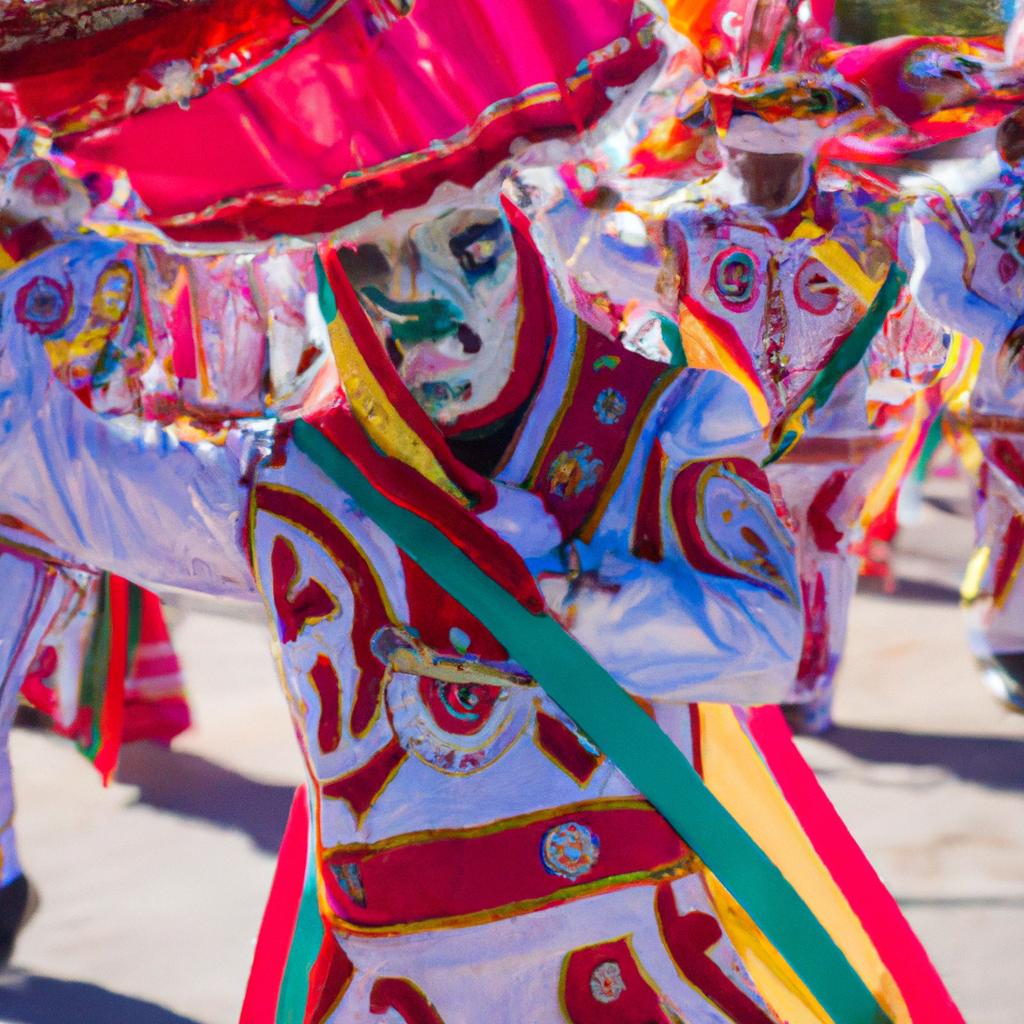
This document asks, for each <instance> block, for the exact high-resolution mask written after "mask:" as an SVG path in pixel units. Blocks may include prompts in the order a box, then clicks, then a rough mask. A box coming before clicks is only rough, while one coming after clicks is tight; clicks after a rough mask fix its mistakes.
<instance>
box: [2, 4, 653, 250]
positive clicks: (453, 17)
mask: <svg viewBox="0 0 1024 1024" xmlns="http://www.w3.org/2000/svg"><path fill="white" fill-rule="evenodd" d="M309 6H310V5H309V4H299V3H295V4H291V5H290V4H287V3H285V2H284V0H263V2H261V3H257V2H255V0H240V2H239V0H236V2H234V3H231V4H228V3H227V2H226V0H214V2H213V4H211V5H208V6H207V5H204V6H203V7H202V8H201V9H196V8H190V9H187V10H183V11H172V12H170V13H168V12H167V11H165V10H163V9H161V10H160V11H159V12H158V13H157V14H154V15H153V16H151V17H149V18H143V19H139V20H138V21H136V22H126V23H123V24H121V25H119V26H117V27H116V28H114V29H111V30H108V31H106V32H99V33H95V34H93V35H90V36H88V37H86V38H81V39H72V40H61V41H57V42H55V41H53V40H43V41H41V42H40V43H39V44H38V45H37V46H35V47H32V46H27V47H24V48H22V49H21V50H19V51H17V53H15V54H13V55H6V56H5V57H4V59H3V60H2V62H0V79H3V80H6V81H8V82H10V83H11V85H12V88H13V92H14V95H15V103H16V106H17V109H18V116H19V117H20V118H21V119H22V120H24V121H26V122H29V123H32V124H33V125H35V126H36V127H42V128H43V130H47V131H50V132H52V133H54V134H55V135H56V145H57V147H58V148H59V149H60V151H61V152H63V153H65V154H66V155H68V156H70V157H71V158H73V159H74V160H75V161H76V162H78V163H79V164H80V165H81V166H82V167H83V168H87V167H88V166H89V165H94V166H96V167H97V168H99V167H103V166H113V167H118V168H124V169H125V170H127V172H128V176H129V178H130V180H131V183H132V186H133V187H134V189H135V190H136V191H137V193H138V194H139V196H140V197H141V199H142V200H143V202H144V203H145V204H146V206H147V207H148V209H149V213H148V219H149V220H150V221H151V222H152V223H153V224H155V225H157V226H159V227H160V228H162V229H163V230H164V231H165V232H166V233H167V234H168V235H169V236H171V237H174V238H178V239H191V240H207V241H214V240H234V239H240V238H264V237H268V236H271V235H275V234H279V233H288V234H315V233H323V232H326V231H330V230H333V229H335V228H338V227H341V226H343V225H345V224H348V223H351V222H353V221H355V220H358V219H360V218H362V217H363V216H365V215H366V214H367V213H369V212H372V211H376V210H381V211H384V212H389V211H392V210H395V209H401V208H408V207H410V206H415V205H418V204H420V203H423V202H425V201H426V200H427V199H428V198H429V197H430V196H431V194H432V193H433V191H434V190H435V188H436V187H437V186H438V185H439V184H440V183H441V182H443V181H454V182H457V183H460V184H471V183H473V182H475V181H477V180H478V179H479V178H480V177H482V176H483V174H485V173H486V172H487V171H488V170H489V169H490V168H491V167H493V166H494V165H495V164H496V163H497V162H499V161H500V160H501V159H503V158H505V157H506V156H508V155H509V153H510V152H511V151H512V149H514V148H515V146H516V144H517V143H518V141H519V140H526V141H537V140H541V139H546V138H550V137H553V136H560V135H566V134H573V133H578V132H580V131H583V130H585V129H587V128H588V127H591V126H592V125H594V123H595V122H596V121H597V120H598V119H599V118H600V117H601V116H602V115H603V114H605V113H606V112H607V111H608V109H609V108H610V106H611V105H612V103H613V99H614V97H615V96H616V95H617V91H618V90H619V89H621V87H623V86H627V85H629V84H631V83H633V82H635V81H636V79H637V78H638V77H639V76H640V75H641V74H642V73H643V72H644V71H645V70H646V69H647V68H649V67H650V66H651V65H652V64H653V63H654V62H655V61H656V60H657V58H658V54H659V53H660V52H661V48H660V45H659V43H658V42H657V40H656V38H655V35H654V33H653V22H654V19H653V16H652V15H650V14H649V13H646V12H645V11H643V10H641V9H640V8H635V5H634V4H633V2H632V0H588V2H586V3H583V2H572V0H416V2H415V3H414V4H408V3H405V4H403V3H401V2H400V0H349V2H347V3H339V2H337V0H336V2H334V3H329V4H327V5H326V6H325V7H323V9H322V10H320V11H319V12H318V13H315V14H312V15H309V16H306V17H303V16H302V15H301V14H300V13H299V11H298V10H297V8H303V7H307V8H308V7H309ZM320 6H322V5H320ZM229 8H231V9H232V10H233V11H234V12H235V13H237V12H238V11H239V10H240V9H241V10H244V11H246V12H247V17H246V18H244V19H243V21H242V23H241V24H237V23H235V24H234V26H232V22H231V20H230V18H228V17H227V15H228V9H229ZM186 13H187V15H188V17H189V19H191V20H190V21H183V20H182V17H181V16H182V15H183V14H186ZM192 22H195V23H196V24H192ZM188 26H191V27H188ZM232 27H234V29H235V30H236V34H240V35H242V36H244V37H245V38H246V39H247V40H248V41H247V43H246V45H244V46H242V47H241V48H240V47H239V46H238V45H237V40H236V39H235V37H234V36H232V35H231V31H230V30H231V29H232ZM186 28H187V31H186ZM178 29H181V30H182V31H183V32H185V34H186V36H187V39H185V41H184V43H183V42H182V40H181V39H178V38H177V37H176V35H175V33H176V32H177V31H178ZM33 50H35V51H36V53H37V58H39V59H33V58H32V52H33ZM126 54H127V55H126ZM71 57H74V58H75V60H76V61H77V63H69V59H70V58H71ZM58 86H59V89H58V88H57V87H58ZM146 90H148V94H149V95H148V97H147V94H146ZM140 96H142V99H140Z"/></svg>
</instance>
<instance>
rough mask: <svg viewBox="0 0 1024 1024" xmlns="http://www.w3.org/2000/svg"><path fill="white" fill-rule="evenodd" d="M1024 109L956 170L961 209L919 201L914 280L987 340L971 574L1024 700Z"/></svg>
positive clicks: (972, 617) (992, 683) (976, 629)
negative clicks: (1023, 574) (990, 147)
mask: <svg viewBox="0 0 1024 1024" xmlns="http://www.w3.org/2000/svg"><path fill="white" fill-rule="evenodd" d="M1022 123H1024V115H1022V114H1021V113H1020V112H1017V113H1014V114H1012V115H1010V116H1009V117H1008V118H1007V119H1006V120H1005V121H1004V122H1003V124H1002V125H1001V126H1000V128H999V132H998V139H997V145H996V147H995V149H994V152H992V153H991V155H990V156H989V157H988V159H986V160H984V161H974V162H972V164H971V165H970V166H969V167H968V168H964V167H963V166H962V165H961V166H960V167H959V168H956V167H955V165H954V175H953V176H952V178H951V180H950V181H949V182H948V187H949V188H950V189H951V190H952V191H953V192H954V193H955V195H956V204H955V205H954V206H953V207H952V208H949V207H948V206H947V205H946V204H941V203H939V202H937V201H932V202H930V203H926V202H924V201H922V202H921V203H920V204H919V210H920V217H919V221H918V223H916V224H915V225H913V230H912V232H908V235H907V239H906V248H907V250H908V260H913V261H914V268H915V269H914V276H913V278H912V283H913V284H914V286H915V288H916V289H917V291H918V292H919V294H920V295H921V300H920V301H921V302H922V304H928V305H930V306H931V309H932V310H933V311H934V312H933V315H935V316H936V317H938V318H940V319H942V320H943V322H945V323H947V324H948V325H949V326H950V328H951V329H954V330H958V331H962V332H963V333H964V335H965V336H967V337H968V338H975V339H977V340H978V342H979V343H980V346H981V352H980V355H979V358H978V360H977V363H976V374H977V376H976V378H975V380H974V382H973V384H972V386H971V389H970V400H969V405H968V408H967V410H966V416H965V417H964V421H963V422H962V424H961V426H962V428H963V429H965V430H966V431H967V432H968V434H969V436H970V437H971V438H972V439H973V441H974V442H976V444H977V445H978V447H979V449H980V451H981V454H982V458H983V461H982V464H981V467H980V473H979V484H978V491H977V500H976V513H975V526H976V549H975V552H974V555H973V557H972V559H971V563H970V566H969V568H968V571H967V575H966V577H965V580H964V586H963V596H964V599H965V602H966V604H967V608H968V614H969V622H970V628H969V634H968V635H969V641H970V645H971V650H972V651H973V653H974V654H975V655H976V656H977V658H978V659H979V661H980V662H981V663H982V665H983V666H984V667H985V682H986V684H987V685H988V686H989V688H990V689H991V690H992V692H993V693H994V694H995V695H996V696H998V697H999V698H1000V699H1002V700H1003V701H1004V702H1006V703H1007V704H1008V705H1009V706H1010V707H1013V708H1015V709H1018V710H1024V587H1022V586H1021V584H1020V582H1019V580H1020V567H1021V564H1022V562H1024V497H1022V496H1024V443H1022V430H1021V424H1022V422H1024V405H1022V395H1024V387H1022V379H1021V368H1020V360H1019V353H1020V349H1021V343H1020V329H1019V319H1020V317H1021V315H1022V311H1024V256H1022V251H1021V247H1020V240H1021V237H1022V231H1024V219H1022V216H1024V211H1022V207H1021V188H1022V178H1021V170H1020V169H1021V164H1022V160H1024V128H1022Z"/></svg>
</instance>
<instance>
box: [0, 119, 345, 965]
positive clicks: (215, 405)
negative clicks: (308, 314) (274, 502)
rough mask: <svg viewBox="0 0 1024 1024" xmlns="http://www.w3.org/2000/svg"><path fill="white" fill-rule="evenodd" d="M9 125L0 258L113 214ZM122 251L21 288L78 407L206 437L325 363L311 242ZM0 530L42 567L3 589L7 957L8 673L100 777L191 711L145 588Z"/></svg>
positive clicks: (16, 529) (16, 894)
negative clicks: (308, 324)
mask: <svg viewBox="0 0 1024 1024" xmlns="http://www.w3.org/2000/svg"><path fill="white" fill-rule="evenodd" d="M12 141H13V143H14V144H13V149H12V151H11V152H10V153H9V156H8V160H7V162H6V163H5V165H4V196H5V204H4V207H5V210H4V233H3V237H2V240H0V244H2V245H3V254H4V259H5V262H6V263H7V264H8V267H9V268H11V267H17V266H18V265H20V264H22V263H24V262H26V261H28V260H31V259H32V258H34V257H36V256H38V255H39V254H40V253H41V252H44V251H45V250H46V249H48V248H50V247H52V246H54V245H57V244H59V243H60V240H61V238H62V237H63V238H67V237H72V236H74V234H75V233H76V230H75V229H76V227H77V225H79V224H80V223H81V222H82V221H84V220H85V219H87V218H88V217H89V216H95V215H97V209H98V208H102V209H103V210H104V212H105V215H106V216H107V217H112V216H115V214H120V215H122V216H123V215H124V214H125V211H124V209H123V208H121V206H120V202H121V200H124V199H125V198H126V195H127V193H125V191H124V188H123V187H122V185H121V183H119V182H117V181H114V180H111V179H110V178H109V177H108V176H106V175H104V174H101V173H96V172H94V173H92V174H90V175H89V177H88V180H87V182H83V181H81V180H80V179H77V178H75V177H74V176H73V175H72V174H70V173H69V172H68V169H67V168H66V167H65V166H64V165H63V164H62V163H61V162H60V160H59V159H56V160H51V159H49V157H48V156H47V148H48V147H47V146H46V144H45V141H44V140H41V139H39V138H38V137H35V136H33V135H32V134H30V133H28V132H27V131H25V132H22V133H21V134H20V135H19V136H17V137H15V138H14V139H13V140H12ZM123 255H124V256H125V259H124V260H110V261H107V262H106V263H105V265H104V266H103V268H102V271H101V273H100V276H99V278H98V279H97V281H96V286H95V288H94V290H93V292H92V294H91V295H88V296H78V297H76V296H75V295H74V292H73V289H72V288H71V287H70V285H68V283H67V282H64V283H62V282H61V281H57V280H55V279H52V278H50V279H44V278H40V279H36V280H35V281H34V283H33V287H32V288H30V289H29V290H28V291H25V292H23V293H20V297H19V298H18V299H16V305H17V309H18V315H19V316H20V317H21V318H22V320H23V321H24V322H25V323H26V324H27V325H28V326H29V329H30V330H31V331H32V332H33V333H34V334H36V335H37V336H38V337H39V338H40V339H45V341H44V342H43V344H44V347H45V351H46V354H47V356H48V357H49V360H50V362H51V366H52V368H53V371H54V373H55V375H56V376H57V378H58V379H59V380H60V381H61V382H62V383H63V384H64V385H66V386H67V387H68V389H69V390H70V391H72V392H73V393H74V394H75V395H76V397H77V398H78V399H79V400H80V401H81V402H82V403H83V404H84V405H85V406H86V407H88V408H90V409H93V410H95V411H97V412H100V413H102V414H103V415H123V414H125V413H129V412H130V413H132V414H134V415H137V416H140V417H142V418H144V419H146V420H160V421H161V422H164V423H175V424H176V427H177V429H178V430H179V431H180V432H184V433H187V434H188V435H189V436H195V437H199V436H204V437H209V438H211V439H213V440H216V439H217V438H218V437H220V436H222V435H223V434H224V433H225V431H226V429H227V426H226V424H227V423H228V422H230V420H231V419H232V418H240V417H246V418H253V417H259V418H261V419H262V418H265V417H267V416H270V415H282V414H285V413H286V412H287V410H288V409H289V408H291V407H293V406H296V405H298V404H299V403H300V401H301V398H300V396H301V395H302V394H304V393H305V391H306V390H308V388H309V386H310V385H312V384H313V383H314V382H315V381H316V380H317V379H318V378H319V376H320V375H321V371H322V370H323V368H324V366H325V358H324V345H323V344H322V343H318V340H317V339H314V340H312V341H311V340H308V339H307V335H306V329H305V313H304V309H303V302H304V299H305V295H306V294H307V291H308V288H309V287H310V285H311V281H312V263H311V259H310V258H309V256H308V254H307V256H306V257H305V258H304V260H302V261H300V263H295V261H294V259H293V258H292V257H289V256H288V255H287V254H284V255H275V254H274V253H266V254H262V255H261V257H260V258H259V259H255V260H254V259H252V258H250V257H246V258H245V259H244V260H243V261H242V262H241V263H239V261H238V260H237V259H236V258H235V257H234V256H211V257H206V258H204V257H189V258H187V259H185V258H182V257H177V256H174V255H173V254H169V253H163V252H159V253H153V252H151V251H149V250H145V249H137V248H135V247H129V248H126V249H125V251H124V253H123ZM304 274H306V275H308V279H303V275H304ZM200 281H202V282H204V283H205V282H209V285H208V286H206V287H203V289H202V290H203V293H204V295H205V296H206V297H207V302H208V304H209V308H207V306H206V305H203V304H201V303H192V302H191V298H190V294H191V291H192V290H193V289H196V288H197V282H200ZM239 281H241V282H243V284H244V287H238V283H239ZM227 285H230V286H231V287H230V288H229V287H227ZM76 298H77V299H78V300H79V301H81V300H84V307H80V308H83V309H84V313H83V315H79V316H75V315H74V312H75V310H76ZM268 306H269V310H268ZM296 325H298V326H296ZM225 330H226V331H228V332H230V345H229V344H227V343H225V339H224V337H223V332H224V331H225ZM0 538H2V542H3V544H4V549H5V550H8V547H9V548H10V550H11V551H13V552H16V553H17V556H18V557H19V558H21V559H22V560H23V561H24V560H28V559H31V558H33V557H35V558H38V559H40V561H41V564H40V565H38V566H37V567H36V574H37V575H38V576H39V578H40V579H42V580H43V581H45V585H41V586H40V587H37V588H35V589H34V590H33V592H32V595H29V596H27V597H26V599H25V602H22V604H23V605H24V607H21V605H17V606H16V602H15V601H14V599H12V603H11V604H10V606H9V607H8V609H6V610H7V611H9V613H10V614H9V615H8V616H6V617H5V624H6V628H7V629H8V630H10V632H9V633H8V634H7V635H6V638H5V647H6V650H7V651H8V652H9V653H8V654H7V655H6V661H5V673H8V674H9V675H10V679H9V681H8V682H7V683H6V684H5V690H4V693H5V694H6V695H8V696H11V699H10V700H5V701H4V702H3V703H2V705H0V736H2V742H0V748H2V752H3V755H2V766H0V776H2V778H3V788H4V792H5V794H6V796H5V800H4V805H5V810H6V813H5V814H4V815H3V817H2V820H3V829H2V834H0V835H2V838H0V847H2V848H3V849H4V850H5V851H6V856H5V859H4V862H3V877H2V883H3V885H4V888H2V889H0V955H2V960H3V962H6V960H7V958H8V957H9V956H10V953H11V950H12V948H13V940H14V937H15V935H16V933H17V931H18V930H20V928H21V927H23V926H24V924H25V922H26V920H27V917H28V915H27V914H26V912H25V907H26V900H25V895H26V893H27V892H30V891H31V887H30V886H29V885H28V883H27V882H26V880H25V879H24V876H23V874H22V872H21V867H20V863H19V861H18V858H17V855H16V852H15V833H14V816H13V797H12V796H11V764H10V759H9V754H8V743H7V737H8V736H9V733H10V729H11V727H12V725H13V722H14V717H15V712H16V710H17V703H18V702H17V699H16V696H13V695H16V694H17V693H18V678H19V674H20V678H21V691H20V692H21V696H22V697H24V698H25V699H26V700H28V701H29V702H30V703H31V704H32V705H33V706H34V707H35V708H36V709H38V710H39V711H42V712H44V713H45V714H46V715H47V716H49V717H50V719H51V720H52V723H53V727H54V729H55V730H56V731H58V732H59V733H61V734H63V735H66V736H68V737H70V738H72V739H74V740H75V742H76V743H77V744H78V746H79V749H80V750H81V751H82V752H83V753H84V754H85V755H86V756H87V757H88V758H89V760H91V761H92V762H93V763H94V764H95V766H96V768H97V769H98V770H99V772H100V774H101V775H102V777H103V778H104V780H105V781H109V779H110V778H111V777H112V775H113V773H114V771H115V769H116V766H117V762H118V757H119V751H120V747H121V744H122V743H127V742H134V741H138V740H143V739H149V740H156V741H158V742H164V743H168V742H170V741H171V740H172V739H173V738H174V737H175V736H177V735H179V734H180V733H181V732H182V731H184V730H185V729H186V728H187V727H188V725H189V722H190V714H189V708H188V703H187V700H186V698H185V695H184V691H183V687H182V679H181V670H180V665H179V663H178V659H177V657H176V655H175V652H174V649H173V646H172V645H171V641H170V637H169V634H168V631H167V627H166V624H165V622H164V618H163V612H162V609H161V606H160V602H159V599H158V598H157V597H156V595H155V594H153V593H151V592H150V591H147V590H145V589H143V588H141V587H139V586H137V585H136V584H134V583H130V582H129V581H127V580H125V579H123V578H120V577H117V576H113V575H110V574H106V573H97V572H95V571H93V570H91V569H90V568H89V567H87V566H78V565H75V564H74V563H73V562H71V561H70V560H69V559H68V558H67V556H65V555H64V554H63V553H60V552H55V551H53V550H47V545H46V544H45V543H43V544H42V545H40V540H41V538H39V537H38V536H37V535H35V533H34V532H33V531H32V529H31V528H30V527H28V526H27V524H25V523H23V522H20V521H17V520H14V519H11V518H9V517H8V518H6V519H5V520H4V521H3V522H2V523H0ZM12 557H13V556H12ZM19 608H20V609H21V610H20V611H19V610H18V609H19ZM19 621H20V623H21V624H20V626H18V625H17V623H18V622H19ZM5 678H6V676H5ZM8 805H10V806H8ZM29 905H34V896H33V901H32V903H31V904H29Z"/></svg>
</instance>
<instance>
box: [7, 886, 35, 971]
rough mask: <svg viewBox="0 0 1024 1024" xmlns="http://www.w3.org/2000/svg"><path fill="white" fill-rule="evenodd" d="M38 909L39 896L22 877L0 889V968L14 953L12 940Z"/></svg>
mask: <svg viewBox="0 0 1024 1024" xmlns="http://www.w3.org/2000/svg"><path fill="white" fill-rule="evenodd" d="M38 909H39V895H38V894H37V893H36V890H35V887H34V886H33V885H32V883H31V882H29V880H28V879H27V878H26V877H25V876H24V875H18V877H17V878H15V879H14V881H13V882H8V883H7V885H5V886H4V887H3V888H0V967H6V966H7V963H8V962H9V961H10V959H11V954H12V953H13V952H14V940H15V939H16V938H17V937H18V933H19V932H20V931H21V929H22V928H24V927H25V925H26V924H28V922H29V920H30V919H31V917H32V915H33V914H35V912H36V910H38Z"/></svg>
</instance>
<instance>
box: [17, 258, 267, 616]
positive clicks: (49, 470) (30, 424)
mask: <svg viewBox="0 0 1024 1024" xmlns="http://www.w3.org/2000/svg"><path fill="white" fill-rule="evenodd" d="M104 244H105V243H104ZM99 249H102V245H101V246H99V247H97V244H96V243H95V242H89V243H86V242H72V243H68V244H66V245H61V246H57V247H54V248H52V249H50V250H47V251H46V252H45V253H44V254H43V255H42V256H40V257H38V258H37V259H34V260H32V261H31V262H30V263H28V264H25V265H23V266H22V267H20V268H19V269H18V270H17V271H15V272H12V273H11V274H9V275H7V276H6V277H5V278H3V279H2V280H0V292H2V298H3V309H2V320H0V474H2V475H0V479H2V480H3V487H2V488H0V513H2V514H5V515H7V516H13V517H15V518H17V519H18V520H21V521H22V522H24V523H27V524H29V525H30V526H31V527H32V528H33V530H35V531H38V532H40V533H42V534H45V535H46V537H48V538H49V541H50V542H51V544H52V545H53V547H54V549H55V550H58V551H60V552H63V553H66V554H67V555H70V556H71V557H72V558H74V559H75V560H77V561H79V562H83V563H88V564H90V565H94V566H98V567H101V568H104V569H107V570H110V571H112V572H116V573H118V574H119V575H122V576H125V577H128V578H130V579H134V580H136V581H139V582H142V583H147V584H150V585H163V586H174V587H182V588H186V589H189V590H197V591H201V592H203V593H207V594H211V595H217V596H233V597H244V598H247V597H254V588H253V583H252V577H251V572H250V570H249V567H248V563H247V560H246V557H245V553H244V547H243V544H242V531H243V524H244V512H245V509H246V507H247V500H248V485H247V483H246V482H245V478H246V475H247V468H248V466H249V465H250V464H251V463H252V461H253V460H254V459H255V458H256V457H257V455H258V453H259V444H258V442H259V440H260V433H259V431H258V429H250V430H247V431H244V432H243V431H236V432H233V433H232V434H231V435H230V436H229V438H228V440H227V442H226V443H225V444H224V445H223V446H215V445H212V444H209V443H205V442H204V443H199V444H189V443H186V442H182V441H179V440H177V439H176V438H175V436H174V435H173V434H172V433H171V432H169V431H167V430H164V429H162V428H161V427H159V426H158V425H157V424H153V423H148V424H147V423H142V422H140V421H138V420H137V419H135V418H134V417H120V418H116V419H108V418H105V417H101V416H99V415H97V414H95V413H93V412H92V411H90V410H89V409H87V408H86V407H85V405H83V404H82V402H80V401H79V400H78V399H77V398H76V397H75V396H74V395H73V394H72V393H71V391H69V390H68V389H67V388H66V387H65V386H64V385H63V384H61V383H60V382H59V381H58V380H57V379H56V378H55V377H54V376H53V374H52V373H51V371H50V364H49V360H48V358H47V355H46V352H45V350H44V340H45V339H44V338H43V337H41V336H40V332H39V331H38V328H36V329H35V330H33V328H34V327H36V325H35V324H34V323H33V322H32V321H31V319H30V318H26V317H25V315H24V309H25V304H26V302H27V301H28V300H29V299H30V298H31V297H32V292H31V289H32V286H33V284H34V283H36V282H38V281H39V280H40V279H41V278H45V279H48V280H49V281H51V282H54V283H56V284H57V286H58V287H59V289H62V290H63V294H65V295H70V294H74V293H75V292H78V293H79V294H88V289H89V286H90V284H93V285H94V284H95V278H96V276H97V274H98V273H99V271H100V270H101V268H102V267H103V265H104V264H105V263H106V262H108V260H109V258H110V255H111V251H112V250H108V251H106V252H103V251H99ZM70 315H71V314H69V316H70Z"/></svg>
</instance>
